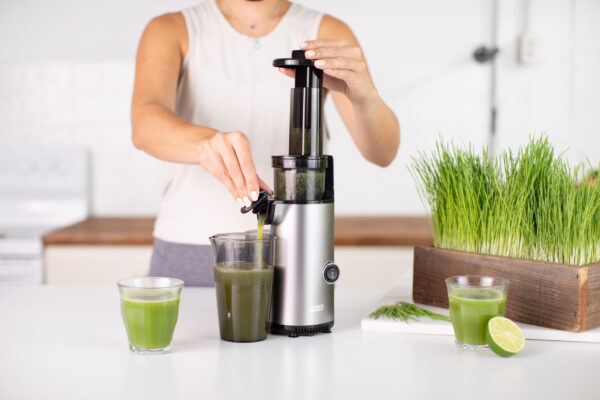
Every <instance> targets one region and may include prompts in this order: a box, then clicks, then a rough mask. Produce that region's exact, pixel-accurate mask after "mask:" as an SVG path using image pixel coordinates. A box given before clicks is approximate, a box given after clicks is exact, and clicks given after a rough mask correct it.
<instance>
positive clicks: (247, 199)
mask: <svg viewBox="0 0 600 400" xmlns="http://www.w3.org/2000/svg"><path fill="white" fill-rule="evenodd" d="M251 204H252V202H251V201H250V199H249V198H247V197H244V205H245V206H246V207H250V205H251Z"/></svg>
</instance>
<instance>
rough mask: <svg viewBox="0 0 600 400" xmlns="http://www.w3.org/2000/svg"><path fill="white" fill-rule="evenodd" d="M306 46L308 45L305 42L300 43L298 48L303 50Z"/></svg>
mask: <svg viewBox="0 0 600 400" xmlns="http://www.w3.org/2000/svg"><path fill="white" fill-rule="evenodd" d="M307 45H308V43H306V42H302V43H300V48H304V47H306V46H307Z"/></svg>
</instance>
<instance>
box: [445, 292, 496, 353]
mask: <svg viewBox="0 0 600 400" xmlns="http://www.w3.org/2000/svg"><path fill="white" fill-rule="evenodd" d="M448 300H449V303H450V318H451V319H452V326H453V327H454V334H455V336H456V339H457V340H458V341H459V342H461V343H465V344H472V345H485V344H486V340H485V331H486V326H487V323H488V321H489V320H490V319H491V318H492V317H495V316H497V315H504V311H505V309H506V296H505V295H504V293H503V292H502V291H501V290H498V289H494V288H486V287H468V286H466V287H460V288H455V289H454V290H452V291H451V292H450V293H448Z"/></svg>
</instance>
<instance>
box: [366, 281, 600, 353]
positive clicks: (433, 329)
mask: <svg viewBox="0 0 600 400" xmlns="http://www.w3.org/2000/svg"><path fill="white" fill-rule="evenodd" d="M397 301H407V302H412V290H411V287H410V286H396V287H394V288H392V289H391V290H390V291H389V292H388V293H386V295H385V296H383V298H382V299H381V300H380V301H379V302H378V303H377V304H375V305H374V306H373V310H375V309H377V308H378V307H379V306H382V305H385V304H394V303H395V302H397ZM419 306H420V307H422V308H425V309H427V310H431V311H433V312H435V313H438V314H443V315H448V310H447V309H445V308H438V307H430V306H425V305H422V304H419ZM518 325H519V326H520V327H521V329H522V330H523V334H525V338H527V339H532V340H560V341H566V342H588V343H600V328H596V329H592V330H589V331H586V332H580V333H575V332H567V331H561V330H557V329H550V328H542V327H539V326H535V325H528V324H523V323H520V322H519V323H518ZM361 328H362V330H364V331H373V332H399V333H421V334H429V335H454V330H453V329H452V324H451V323H450V322H446V321H435V320H432V319H429V318H420V319H419V320H418V321H410V322H409V323H408V324H407V323H406V322H403V321H394V320H390V319H382V318H380V319H371V318H369V317H365V318H363V319H362V321H361Z"/></svg>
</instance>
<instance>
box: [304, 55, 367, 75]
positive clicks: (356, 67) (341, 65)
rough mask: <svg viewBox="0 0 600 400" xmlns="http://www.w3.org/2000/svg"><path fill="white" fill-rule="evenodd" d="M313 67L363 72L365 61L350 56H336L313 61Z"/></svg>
mask: <svg viewBox="0 0 600 400" xmlns="http://www.w3.org/2000/svg"><path fill="white" fill-rule="evenodd" d="M315 67H317V68H319V69H323V70H325V69H345V70H350V71H354V72H364V70H365V68H366V67H365V63H364V62H362V61H359V60H354V59H352V58H345V57H337V58H327V59H325V60H317V61H315Z"/></svg>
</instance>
